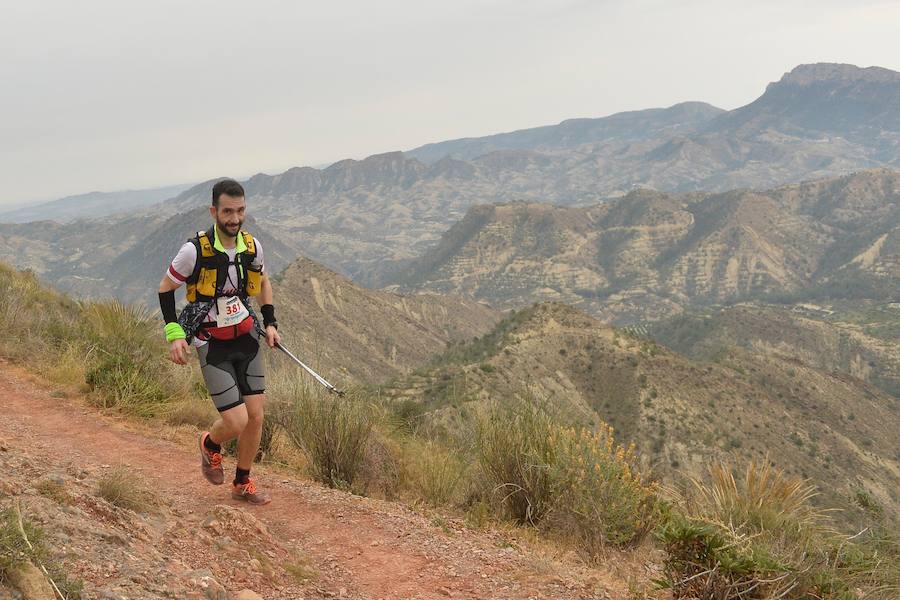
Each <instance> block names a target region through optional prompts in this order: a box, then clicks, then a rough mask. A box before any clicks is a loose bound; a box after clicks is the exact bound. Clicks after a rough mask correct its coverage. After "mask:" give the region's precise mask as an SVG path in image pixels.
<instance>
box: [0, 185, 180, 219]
mask: <svg viewBox="0 0 900 600" xmlns="http://www.w3.org/2000/svg"><path fill="white" fill-rule="evenodd" d="M191 185H192V184H181V185H170V186H166V187H159V188H152V189H146V190H122V191H119V192H88V193H87V194H78V195H75V196H66V197H65V198H60V199H58V200H51V201H49V202H41V203H39V204H31V205H28V206H23V207H21V208H16V209H13V210H9V211H6V212H4V213H2V214H0V222H2V223H27V222H29V221H56V222H57V223H67V222H69V221H74V220H76V219H95V218H100V217H106V216H109V215H116V214H120V213H127V212H134V211H140V210H142V209H145V208H147V207H148V206H152V205H154V204H157V203H159V202H162V201H163V200H168V199H169V198H173V197H175V196H177V195H178V194H180V193H181V192H183V191H184V190H186V189H188V188H189V187H191Z"/></svg>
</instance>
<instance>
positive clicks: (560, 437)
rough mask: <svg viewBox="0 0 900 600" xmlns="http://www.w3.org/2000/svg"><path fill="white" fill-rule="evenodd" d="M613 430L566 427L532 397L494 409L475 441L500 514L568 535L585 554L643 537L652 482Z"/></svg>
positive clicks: (649, 523) (648, 525)
mask: <svg viewBox="0 0 900 600" xmlns="http://www.w3.org/2000/svg"><path fill="white" fill-rule="evenodd" d="M613 433H614V432H613V429H612V428H611V427H609V426H608V425H606V424H601V425H600V426H599V427H598V428H597V429H596V430H594V431H592V430H587V429H584V428H575V427H565V426H563V425H560V424H559V423H557V422H556V421H555V420H554V419H553V418H552V417H551V416H550V415H549V414H548V413H547V412H546V411H545V410H543V409H542V408H540V407H539V406H538V405H536V404H535V403H533V402H523V403H520V404H517V405H515V407H514V408H503V409H499V408H497V409H494V410H493V412H492V413H491V414H490V415H488V416H486V417H483V418H482V419H481V420H480V421H479V422H478V427H477V432H476V443H475V446H476V450H477V456H478V461H479V466H480V469H481V474H480V477H482V478H483V479H484V480H485V481H486V482H487V484H488V485H489V486H490V492H491V496H492V498H493V499H494V503H493V505H494V506H495V507H497V512H498V514H499V515H500V516H508V517H511V518H513V519H514V520H516V521H517V522H518V523H521V524H529V525H535V526H538V527H539V528H541V529H543V530H544V531H547V532H552V533H553V534H557V535H562V536H564V537H567V538H570V539H573V540H574V541H575V542H576V543H577V545H578V547H579V549H580V550H581V551H582V552H583V553H584V554H585V555H586V556H587V557H588V558H591V559H592V558H596V557H597V556H598V555H599V554H600V552H601V550H602V548H603V547H604V546H605V545H608V544H609V545H615V546H623V545H627V544H631V543H635V542H637V541H639V540H640V539H642V538H643V537H644V536H645V535H646V533H647V532H648V531H649V530H650V529H652V528H653V526H654V524H655V523H654V519H655V517H654V515H655V504H656V500H655V495H656V494H655V487H654V486H653V485H650V484H648V483H647V482H646V481H645V480H644V477H643V475H642V474H641V472H640V470H639V468H638V466H637V463H638V461H637V457H636V455H635V449H634V447H633V446H632V447H630V448H624V447H622V446H620V445H618V444H616V443H615V440H614V438H613Z"/></svg>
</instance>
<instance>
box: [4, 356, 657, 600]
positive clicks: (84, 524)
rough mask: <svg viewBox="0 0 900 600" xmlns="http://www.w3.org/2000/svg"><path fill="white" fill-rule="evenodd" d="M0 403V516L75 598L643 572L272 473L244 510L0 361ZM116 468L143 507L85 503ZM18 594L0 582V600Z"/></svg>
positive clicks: (310, 594) (527, 586)
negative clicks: (13, 513) (0, 407)
mask: <svg viewBox="0 0 900 600" xmlns="http://www.w3.org/2000/svg"><path fill="white" fill-rule="evenodd" d="M0 394H2V397H3V398H4V412H5V416H4V420H3V427H2V430H0V468H2V470H3V472H4V477H3V478H2V482H0V509H2V508H6V507H9V506H13V505H15V504H17V505H19V506H20V507H21V511H22V513H23V514H24V517H25V519H26V520H27V521H30V522H32V523H35V524H37V525H39V526H40V527H41V528H42V529H43V530H44V531H45V533H46V542H47V545H48V546H49V548H50V549H51V554H52V555H53V558H52V560H53V561H55V562H57V563H58V564H60V565H61V566H62V567H63V568H64V570H65V571H66V573H67V574H68V576H69V577H70V578H73V579H80V580H82V581H83V583H84V596H85V597H88V598H103V599H108V600H123V599H131V598H198V599H205V598H208V599H210V600H228V599H241V600H252V599H254V598H259V597H261V598H293V599H299V598H308V599H312V598H350V599H353V598H357V599H364V598H365V599H369V598H371V599H378V598H384V599H393V598H410V599H412V598H416V599H426V598H440V599H444V598H509V599H512V598H516V599H519V598H522V599H525V598H560V599H569V598H571V599H575V598H578V599H588V598H625V597H628V595H629V585H628V584H627V583H626V580H641V581H645V582H646V581H648V580H649V578H650V577H653V576H654V574H653V573H652V572H649V571H648V569H652V567H645V566H644V565H642V564H640V561H638V560H636V559H635V558H634V557H633V556H631V557H627V560H626V557H622V558H619V559H616V560H612V559H611V561H610V566H608V567H603V568H591V567H588V566H586V565H584V564H582V563H580V562H579V561H578V560H577V559H575V558H574V557H573V556H572V555H571V554H567V553H565V552H562V551H559V550H554V549H552V548H548V547H546V546H542V545H540V544H537V545H536V544H534V543H532V542H528V541H527V536H524V535H523V534H522V532H516V531H515V530H510V531H507V530H488V531H485V530H475V529H471V528H469V527H467V526H466V525H465V523H464V522H463V521H460V520H456V519H453V518H450V517H441V516H436V515H428V514H425V513H423V512H421V511H417V510H414V509H413V508H411V507H408V506H405V505H403V504H401V503H394V502H385V501H380V500H376V499H370V498H362V497H359V496H353V495H350V494H347V493H344V492H340V491H336V490H329V489H326V488H323V487H321V486H319V485H317V484H314V483H311V482H309V481H305V480H302V479H299V478H296V477H294V476H291V475H288V474H285V473H284V472H280V471H278V470H277V469H275V468H273V467H269V468H259V469H257V470H256V476H257V478H258V480H259V481H260V483H261V484H262V485H263V486H265V487H266V488H267V489H269V490H270V491H271V492H272V494H273V497H274V502H273V503H272V504H270V505H268V506H265V507H259V508H257V507H248V506H246V505H243V504H241V503H239V502H235V501H232V500H231V499H230V496H229V494H228V490H227V487H225V486H223V487H214V486H210V485H209V484H207V483H206V482H205V480H203V479H202V477H201V476H200V473H199V469H198V465H197V462H198V458H197V456H196V453H195V452H194V451H193V446H192V442H191V440H190V438H189V437H188V435H187V434H186V433H184V434H180V433H178V432H176V433H174V434H173V433H172V432H169V435H161V433H160V432H154V431H153V430H151V429H150V427H149V426H147V425H146V424H142V423H138V424H136V423H133V422H128V421H124V420H121V419H115V418H112V417H107V416H103V415H100V414H98V413H97V411H96V410H95V409H93V408H90V407H88V406H87V405H86V404H85V403H84V402H83V401H82V400H80V399H79V398H74V397H65V394H64V393H62V392H60V391H54V390H53V389H51V388H48V387H46V386H45V385H44V384H43V383H42V382H41V381H40V380H39V379H37V378H35V377H33V376H30V375H28V374H27V373H25V372H23V371H21V370H19V369H18V368H16V367H14V366H12V365H10V364H8V363H0ZM163 438H168V439H163ZM226 467H233V462H226ZM121 470H124V472H125V473H129V474H133V475H134V476H136V478H137V480H138V481H140V482H141V483H142V484H143V485H144V486H146V488H148V489H149V490H150V491H151V492H152V498H153V501H152V502H151V503H150V505H149V506H148V507H146V508H145V509H144V510H143V511H134V510H128V509H125V508H120V507H118V506H115V505H114V504H111V503H110V502H108V501H106V500H104V499H103V498H102V497H100V495H99V494H98V481H99V480H100V479H101V478H103V477H104V475H106V474H108V473H110V472H115V471H121ZM22 597H23V594H22V593H21V592H20V591H19V590H17V589H15V588H13V587H11V584H10V582H9V581H6V582H3V583H0V600H5V599H7V598H22ZM33 597H41V596H39V595H35V596H33ZM48 597H52V596H48Z"/></svg>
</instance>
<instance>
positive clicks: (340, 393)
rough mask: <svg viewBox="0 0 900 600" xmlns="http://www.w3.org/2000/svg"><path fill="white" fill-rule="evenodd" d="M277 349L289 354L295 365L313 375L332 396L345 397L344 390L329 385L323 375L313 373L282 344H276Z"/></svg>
mask: <svg viewBox="0 0 900 600" xmlns="http://www.w3.org/2000/svg"><path fill="white" fill-rule="evenodd" d="M275 347H276V348H278V349H279V350H281V351H282V352H284V353H285V354H287V355H288V356H290V357H291V360H293V361H294V362H295V363H297V364H298V365H300V366H301V367H303V369H304V370H305V371H306V372H307V373H309V374H310V375H312V376H313V377H314V378H315V380H316V381H318V382H319V383H321V384H322V385H323V386H324V387H325V389H327V390H328V391H329V392H331V393H332V394H337V395H338V396H339V397H343V396H344V390H339V389H337V388H336V387H334V386H333V385H331V384H330V383H328V382H327V381H325V378H324V377H322V376H321V375H319V374H318V373H316V372H315V371H313V370H312V369H311V368H309V367H308V366H306V364H304V363H303V361H302V360H300V359H299V358H297V357H296V356H294V355H293V354H291V351H290V350H288V349H287V348H285V347H284V346H282V345H281V343H280V342H278V343H276V344H275Z"/></svg>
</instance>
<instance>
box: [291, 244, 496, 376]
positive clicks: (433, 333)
mask: <svg viewBox="0 0 900 600" xmlns="http://www.w3.org/2000/svg"><path fill="white" fill-rule="evenodd" d="M274 288H275V297H276V299H277V307H278V308H277V310H278V313H277V314H278V320H279V322H280V323H281V331H282V333H283V335H284V338H285V339H284V341H285V345H287V346H288V347H289V348H292V349H294V350H296V351H297V352H299V353H301V354H303V355H304V356H308V360H309V362H310V363H311V364H313V365H315V366H316V367H317V368H321V369H322V372H323V373H327V374H328V375H329V376H333V377H335V378H336V379H335V381H334V383H335V384H337V383H336V382H337V381H344V382H356V383H375V382H379V381H382V380H384V379H386V378H389V377H395V376H397V375H399V374H402V373H407V372H409V371H410V370H412V369H414V368H416V367H418V366H420V365H422V364H424V363H426V362H427V361H428V359H429V358H430V357H432V356H434V355H436V354H440V353H441V352H443V351H444V349H445V348H446V347H447V344H448V343H450V342H454V341H460V340H467V339H471V338H473V337H477V336H480V335H482V334H484V333H485V332H487V331H489V330H490V329H491V328H492V327H493V326H494V325H495V324H496V323H497V321H499V320H500V318H501V315H500V313H499V312H498V311H495V310H493V309H491V308H490V307H488V306H486V305H484V304H481V303H478V302H475V301H471V300H464V299H462V298H456V297H452V296H442V295H438V294H430V293H426V294H413V295H407V296H401V295H397V294H391V293H386V292H379V291H373V290H367V289H365V288H362V287H360V286H358V285H355V284H354V283H353V282H351V281H349V280H348V279H346V278H344V277H342V276H340V275H338V274H337V273H335V272H333V271H331V270H329V269H326V268H325V267H323V266H321V265H319V264H317V263H315V262H313V261H311V260H308V259H303V258H301V259H298V260H297V261H295V262H294V263H292V264H291V265H290V266H289V267H288V268H287V269H285V270H284V272H283V273H282V274H280V275H279V276H278V277H277V278H276V281H275V284H274Z"/></svg>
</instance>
